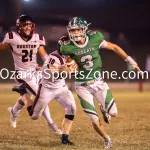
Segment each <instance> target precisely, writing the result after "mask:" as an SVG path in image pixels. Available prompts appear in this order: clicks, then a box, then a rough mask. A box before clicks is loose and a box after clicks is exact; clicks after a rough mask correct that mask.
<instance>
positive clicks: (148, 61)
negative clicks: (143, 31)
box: [145, 55, 150, 80]
mask: <svg viewBox="0 0 150 150" xmlns="http://www.w3.org/2000/svg"><path fill="white" fill-rule="evenodd" d="M145 70H146V71H147V72H148V79H149V80H150V55H148V56H147V58H146V66H145Z"/></svg>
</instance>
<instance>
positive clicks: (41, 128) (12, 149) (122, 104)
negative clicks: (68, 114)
mask: <svg viewBox="0 0 150 150" xmlns="http://www.w3.org/2000/svg"><path fill="white" fill-rule="evenodd" d="M2 87H3V86H1V88H0V150H103V140H102V138H100V137H99V136H98V135H97V133H95V132H94V130H93V128H92V126H91V123H90V122H89V120H88V118H87V116H86V115H85V114H84V113H83V111H82V109H81V106H80V104H79V100H78V99H77V97H76V94H75V95H74V96H75V99H76V102H77V115H76V118H75V120H74V124H73V128H72V131H71V133H70V138H71V141H73V142H74V143H75V144H76V145H75V146H61V145H60V137H59V136H55V135H53V134H52V133H51V132H50V131H49V130H48V127H47V125H46V123H45V122H44V120H43V118H40V119H39V120H37V121H32V120H31V119H30V118H29V117H28V114H27V111H26V109H25V108H24V109H23V110H22V111H21V113H20V116H19V118H18V122H17V128H16V129H13V128H12V127H11V126H10V124H9V113H8V112H7V108H8V107H9V106H12V105H13V104H14V103H15V101H16V99H17V97H18V94H17V93H13V92H11V86H8V87H7V86H6V87H3V88H2ZM127 87H129V88H127V89H126V88H125V87H124V85H122V86H121V87H120V86H119V87H118V90H117V89H115V88H113V86H112V93H113V95H114V98H115V100H116V102H117V106H118V111H119V113H118V117H117V118H113V119H112V122H111V124H110V125H107V124H105V123H104V121H103V120H102V116H101V113H100V111H99V110H98V106H97V103H96V107H97V110H98V113H99V117H100V119H101V120H102V122H103V124H104V126H105V127H106V129H107V131H108V133H109V134H110V136H111V138H112V141H113V147H112V148H111V149H112V150H150V89H149V85H148V88H147V90H145V91H144V92H143V93H138V92H137V90H136V88H137V87H133V88H131V86H130V85H128V86H127ZM121 88H122V90H121ZM49 106H50V108H51V114H52V118H53V120H54V121H55V122H56V123H57V124H58V126H60V127H61V121H62V119H63V117H64V110H63V109H62V108H61V106H60V105H59V104H57V102H55V101H52V102H51V103H50V105H49Z"/></svg>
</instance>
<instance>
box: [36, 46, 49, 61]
mask: <svg viewBox="0 0 150 150" xmlns="http://www.w3.org/2000/svg"><path fill="white" fill-rule="evenodd" d="M38 53H39V55H40V56H41V58H42V60H43V61H45V60H46V59H47V57H48V55H47V52H46V50H45V49H44V46H40V47H39V49H38Z"/></svg>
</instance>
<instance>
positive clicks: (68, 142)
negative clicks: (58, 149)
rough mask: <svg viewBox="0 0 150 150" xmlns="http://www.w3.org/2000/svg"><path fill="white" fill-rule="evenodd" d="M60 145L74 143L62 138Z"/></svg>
mask: <svg viewBox="0 0 150 150" xmlns="http://www.w3.org/2000/svg"><path fill="white" fill-rule="evenodd" d="M61 144H62V145H74V144H73V143H72V142H70V141H69V140H68V139H67V140H62V142H61Z"/></svg>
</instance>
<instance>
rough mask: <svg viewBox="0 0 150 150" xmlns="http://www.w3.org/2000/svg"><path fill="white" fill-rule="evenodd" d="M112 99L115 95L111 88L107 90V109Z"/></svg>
mask: <svg viewBox="0 0 150 150" xmlns="http://www.w3.org/2000/svg"><path fill="white" fill-rule="evenodd" d="M112 99H113V96H112V94H111V92H110V90H107V94H106V99H105V109H107V107H108V105H109V103H110V101H111V100H112Z"/></svg>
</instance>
